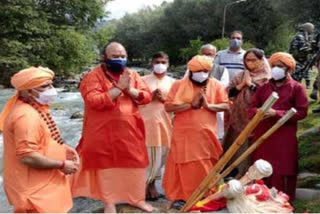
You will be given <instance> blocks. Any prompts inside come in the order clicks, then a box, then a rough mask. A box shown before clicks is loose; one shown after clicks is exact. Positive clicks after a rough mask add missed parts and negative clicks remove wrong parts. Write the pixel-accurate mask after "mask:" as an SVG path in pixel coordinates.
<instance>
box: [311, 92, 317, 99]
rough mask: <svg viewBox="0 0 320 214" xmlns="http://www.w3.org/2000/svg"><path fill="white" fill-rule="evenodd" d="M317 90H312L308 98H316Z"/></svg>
mask: <svg viewBox="0 0 320 214" xmlns="http://www.w3.org/2000/svg"><path fill="white" fill-rule="evenodd" d="M317 94H318V91H312V93H311V94H310V98H311V99H313V100H318V95H317Z"/></svg>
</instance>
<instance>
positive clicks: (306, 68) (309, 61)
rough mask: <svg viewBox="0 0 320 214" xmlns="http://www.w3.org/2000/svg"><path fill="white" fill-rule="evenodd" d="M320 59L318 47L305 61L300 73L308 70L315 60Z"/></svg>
mask: <svg viewBox="0 0 320 214" xmlns="http://www.w3.org/2000/svg"><path fill="white" fill-rule="evenodd" d="M319 60H320V49H319V50H317V52H315V53H314V54H313V55H312V56H311V57H310V58H309V59H308V61H307V63H306V64H305V66H304V67H303V69H302V73H304V72H307V71H309V70H310V68H312V66H314V65H315V64H316V63H317V62H319Z"/></svg>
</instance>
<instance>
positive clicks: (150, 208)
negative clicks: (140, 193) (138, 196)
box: [135, 201, 154, 213]
mask: <svg viewBox="0 0 320 214" xmlns="http://www.w3.org/2000/svg"><path fill="white" fill-rule="evenodd" d="M135 206H136V207H138V208H140V209H142V210H144V211H146V212H148V213H151V212H152V211H153V210H154V207H153V206H151V205H150V204H148V203H147V202H145V201H140V202H139V203H137V204H136V205H135Z"/></svg>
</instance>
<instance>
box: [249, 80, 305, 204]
mask: <svg viewBox="0 0 320 214" xmlns="http://www.w3.org/2000/svg"><path fill="white" fill-rule="evenodd" d="M273 91H275V92H277V93H278V94H279V97H280V98H279V100H278V101H277V102H276V103H275V105H273V107H272V108H273V109H275V110H276V116H275V117H272V118H268V119H265V120H263V121H262V122H261V123H260V124H259V125H258V127H257V128H256V129H255V131H254V139H253V140H257V139H258V138H259V137H260V136H262V135H263V134H264V133H265V132H266V131H267V130H268V129H270V128H271V127H272V126H273V125H274V124H275V123H276V122H277V121H278V120H279V119H280V118H281V117H282V116H284V115H285V113H286V112H287V111H288V110H289V109H290V108H292V107H293V108H295V109H296V110H297V114H296V115H295V116H293V118H291V119H290V120H289V121H288V122H287V123H286V124H285V125H283V126H282V127H281V128H279V129H278V130H277V131H276V132H275V133H274V134H273V135H272V136H270V137H269V138H268V139H267V140H266V141H265V142H264V143H263V144H262V145H261V146H260V147H259V148H257V150H256V151H255V152H254V153H253V154H252V159H253V161H256V160H258V159H264V160H266V161H268V162H270V163H271V165H272V167H273V176H272V177H271V178H269V179H267V184H268V185H269V187H272V186H275V187H276V188H277V189H278V190H281V191H284V192H285V193H287V194H288V195H289V196H290V198H291V200H294V198H295V181H296V176H297V173H298V172H297V168H298V141H297V137H296V134H297V126H298V121H299V120H302V119H304V118H305V117H306V116H307V113H308V99H307V95H306V91H305V88H304V87H303V86H302V85H301V84H300V83H298V82H296V81H294V80H293V79H289V80H288V81H287V82H286V83H285V84H284V85H282V86H280V87H277V86H276V85H275V83H274V82H273V81H270V82H269V83H267V84H266V85H264V86H262V87H260V88H259V89H258V90H257V92H256V94H255V95H254V97H253V98H252V108H251V109H250V110H249V115H250V117H253V115H254V114H255V113H256V111H257V108H259V107H261V106H262V105H263V103H264V102H265V101H266V100H267V99H268V97H269V96H270V94H271V93H272V92H273ZM283 176H287V178H286V179H287V181H286V182H284V181H279V179H280V180H283V179H284V178H283ZM285 183H288V184H289V185H288V186H286V185H285ZM290 184H291V185H290Z"/></svg>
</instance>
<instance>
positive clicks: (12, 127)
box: [3, 100, 72, 213]
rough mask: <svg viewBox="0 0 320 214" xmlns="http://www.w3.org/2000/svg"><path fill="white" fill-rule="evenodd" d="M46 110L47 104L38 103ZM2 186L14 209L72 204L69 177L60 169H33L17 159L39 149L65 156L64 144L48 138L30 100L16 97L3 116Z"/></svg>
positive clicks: (54, 209) (61, 208) (62, 208)
mask: <svg viewBox="0 0 320 214" xmlns="http://www.w3.org/2000/svg"><path fill="white" fill-rule="evenodd" d="M39 108H41V110H43V111H44V112H48V111H49V109H48V106H39ZM3 138H4V140H3V142H4V153H3V186H4V189H5V192H6V194H7V197H8V200H9V202H10V204H12V205H13V206H14V208H15V211H16V212H27V211H31V212H40V213H60V212H63V213H66V212H68V211H69V209H71V208H72V196H71V191H70V190H71V189H70V185H69V182H68V179H67V177H66V175H65V174H64V173H62V172H61V171H60V170H59V169H46V170H44V169H36V168H32V167H29V166H27V165H25V164H22V163H21V162H20V159H21V158H22V157H25V156H27V155H28V154H30V153H32V152H38V153H40V154H42V155H44V156H46V157H48V158H50V159H54V160H65V159H66V148H65V145H60V144H58V143H57V142H56V141H55V140H53V139H52V138H51V134H50V131H49V129H48V127H47V125H46V123H45V122H44V121H43V120H42V119H41V116H40V115H39V113H38V112H37V111H36V110H35V109H34V108H33V107H32V106H31V105H29V104H26V103H24V102H22V101H19V100H18V101H17V102H16V104H15V105H14V106H13V108H12V109H11V111H10V113H9V114H8V116H7V117H6V120H5V124H4V130H3Z"/></svg>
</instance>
